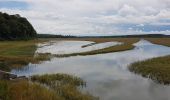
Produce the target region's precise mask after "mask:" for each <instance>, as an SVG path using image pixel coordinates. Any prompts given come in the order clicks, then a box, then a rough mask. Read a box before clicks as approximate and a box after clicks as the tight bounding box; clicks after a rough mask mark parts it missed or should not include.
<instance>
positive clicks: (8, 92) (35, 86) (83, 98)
mask: <svg viewBox="0 0 170 100" xmlns="http://www.w3.org/2000/svg"><path fill="white" fill-rule="evenodd" d="M80 86H81V87H83V86H85V82H84V81H83V80H82V79H80V78H77V77H74V76H71V75H66V74H53V75H42V76H37V75H36V76H32V77H31V82H30V81H28V80H13V81H5V80H1V81H0V99H2V100H96V99H97V98H95V97H93V96H91V95H89V94H87V93H82V92H80V90H79V88H80Z"/></svg>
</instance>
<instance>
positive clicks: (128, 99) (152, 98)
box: [12, 40, 170, 100]
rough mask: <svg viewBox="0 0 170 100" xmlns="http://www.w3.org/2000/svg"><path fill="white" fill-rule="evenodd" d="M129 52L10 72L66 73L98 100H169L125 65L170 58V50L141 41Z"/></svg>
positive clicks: (167, 90)
mask: <svg viewBox="0 0 170 100" xmlns="http://www.w3.org/2000/svg"><path fill="white" fill-rule="evenodd" d="M134 45H135V46H136V47H135V48H134V49H133V50H128V51H123V52H116V53H108V54H98V55H92V56H75V57H68V58H54V59H52V60H51V61H45V62H43V63H41V64H29V65H28V66H26V67H24V68H22V69H17V70H12V73H15V74H17V75H34V74H45V73H67V74H71V75H76V76H78V77H81V78H82V79H84V80H85V81H86V82H87V87H86V88H85V91H88V92H89V93H91V94H92V95H94V96H98V97H99V98H100V99H101V100H170V86H165V85H161V84H157V83H155V82H153V81H152V80H150V79H147V78H143V77H141V76H140V75H135V74H134V73H131V72H129V70H128V67H127V66H128V65H129V64H131V63H133V62H136V61H141V60H146V59H149V58H153V57H159V56H165V55H170V48H169V47H165V46H161V45H156V44H152V43H150V42H148V41H145V40H141V41H140V42H138V43H136V44H134Z"/></svg>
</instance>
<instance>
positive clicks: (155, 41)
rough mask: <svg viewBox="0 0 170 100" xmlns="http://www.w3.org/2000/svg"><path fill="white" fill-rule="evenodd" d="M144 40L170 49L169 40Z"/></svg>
mask: <svg viewBox="0 0 170 100" xmlns="http://www.w3.org/2000/svg"><path fill="white" fill-rule="evenodd" d="M145 39H146V40H148V41H150V42H152V43H154V44H159V45H164V46H169V47H170V38H145Z"/></svg>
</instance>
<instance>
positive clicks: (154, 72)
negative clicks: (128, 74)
mask: <svg viewBox="0 0 170 100" xmlns="http://www.w3.org/2000/svg"><path fill="white" fill-rule="evenodd" d="M129 69H130V71H132V72H134V73H137V74H141V75H142V76H143V77H147V78H151V79H152V80H154V81H156V82H158V83H161V84H170V56H165V57H159V58H153V59H149V60H146V61H141V62H136V63H133V64H131V65H130V66H129Z"/></svg>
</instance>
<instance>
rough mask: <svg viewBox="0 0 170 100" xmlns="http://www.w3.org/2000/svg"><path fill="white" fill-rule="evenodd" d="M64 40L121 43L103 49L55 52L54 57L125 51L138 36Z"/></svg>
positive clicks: (131, 47) (137, 39) (136, 40)
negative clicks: (67, 52) (65, 52)
mask: <svg viewBox="0 0 170 100" xmlns="http://www.w3.org/2000/svg"><path fill="white" fill-rule="evenodd" d="M64 40H67V41H69V40H77V41H93V42H95V43H96V44H97V43H104V42H122V43H123V44H122V45H116V46H111V47H107V48H103V49H98V50H92V51H87V52H81V53H71V54H56V55H55V56H56V57H70V56H78V55H80V56H87V55H96V54H104V53H111V52H119V51H126V50H130V49H133V48H134V46H133V44H134V43H136V42H138V41H139V40H140V39H139V38H67V39H64Z"/></svg>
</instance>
